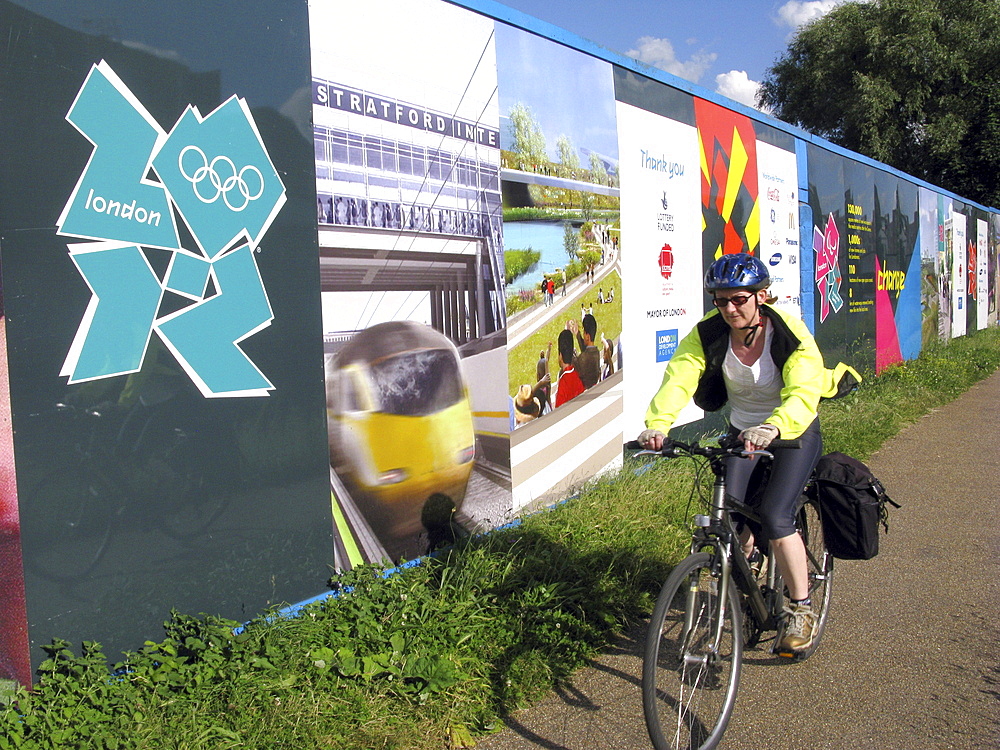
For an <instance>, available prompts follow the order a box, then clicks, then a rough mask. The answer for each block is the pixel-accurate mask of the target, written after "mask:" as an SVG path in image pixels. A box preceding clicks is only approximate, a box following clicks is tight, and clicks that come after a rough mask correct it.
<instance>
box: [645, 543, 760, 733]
mask: <svg viewBox="0 0 1000 750" xmlns="http://www.w3.org/2000/svg"><path fill="white" fill-rule="evenodd" d="M692 559H693V560H694V561H695V562H694V563H691V562H689V561H690V560H692ZM708 559H709V556H708V555H695V556H693V558H689V560H688V561H685V563H682V564H681V565H680V566H678V568H677V569H676V570H675V573H674V574H673V575H672V576H671V578H670V579H668V581H667V585H665V586H664V589H663V592H661V597H660V600H659V601H658V603H657V611H656V612H655V613H654V620H653V623H652V624H651V631H650V634H651V636H652V637H651V638H649V639H648V641H647V651H646V663H645V664H644V669H643V697H644V705H645V708H646V723H647V727H648V728H649V731H650V737H651V739H652V740H653V744H654V746H655V747H656V748H657V749H658V750H667V749H669V750H679V749H680V748H686V749H688V750H690V749H691V748H706V749H707V748H711V747H714V746H715V744H716V743H717V742H718V741H719V739H720V738H721V736H722V732H723V731H724V730H725V725H726V723H727V722H728V720H729V716H730V715H731V713H732V708H733V703H734V701H735V697H736V684H737V681H738V679H739V666H740V658H741V654H742V637H741V633H742V630H741V625H740V623H739V619H738V618H739V614H738V607H737V606H736V605H737V596H736V592H735V589H734V588H731V589H730V595H729V602H728V603H727V606H726V607H724V608H723V607H722V606H721V602H720V599H719V595H718V585H717V584H718V581H717V580H716V579H715V578H714V577H713V576H712V573H711V570H710V568H709V567H708V566H707V560H708ZM720 615H721V617H722V621H723V622H722V624H723V628H722V638H721V640H720V641H719V643H718V644H716V640H717V632H718V628H717V625H718V619H719V617H720Z"/></svg>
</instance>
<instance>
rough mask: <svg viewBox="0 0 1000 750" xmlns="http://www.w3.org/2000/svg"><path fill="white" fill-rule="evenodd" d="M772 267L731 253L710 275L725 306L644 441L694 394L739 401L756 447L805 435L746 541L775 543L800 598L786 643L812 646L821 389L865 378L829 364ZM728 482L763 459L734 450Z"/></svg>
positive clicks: (742, 425) (658, 438)
mask: <svg viewBox="0 0 1000 750" xmlns="http://www.w3.org/2000/svg"><path fill="white" fill-rule="evenodd" d="M770 283H771V280H770V277H769V275H768V270H767V266H766V265H765V264H764V263H762V262H761V261H760V260H759V259H757V258H755V257H754V256H752V255H749V254H746V253H737V254H731V255H724V256H722V257H721V258H719V259H718V260H716V261H715V262H714V263H713V264H712V265H711V266H710V267H709V269H708V271H707V273H706V274H705V291H706V292H707V293H708V294H710V295H712V303H713V304H714V305H715V307H716V308H717V309H715V310H712V311H711V312H710V313H708V314H707V315H706V316H705V317H704V318H702V319H701V321H700V322H699V323H698V324H697V325H696V326H695V328H694V329H693V330H692V331H691V333H689V334H688V335H687V336H685V337H684V339H683V340H682V341H681V342H680V344H679V345H678V347H677V351H676V352H675V353H674V355H673V357H672V358H671V360H670V362H669V364H668V365H667V368H666V372H665V373H664V376H663V381H662V384H661V385H660V388H659V390H658V391H657V392H656V395H655V396H654V397H653V399H652V401H651V402H650V404H649V408H648V410H647V411H646V428H647V429H645V430H643V431H642V433H641V434H640V435H639V443H641V444H642V445H644V446H645V447H647V448H651V449H653V450H660V449H661V448H662V447H663V444H664V440H666V433H667V432H668V431H669V430H670V428H671V427H672V426H673V424H674V421H675V420H676V419H677V416H678V414H679V413H680V411H681V409H682V408H683V407H684V406H685V405H686V404H687V403H688V402H689V401H690V400H691V399H692V398H693V399H694V402H695V404H697V405H698V406H699V407H701V408H702V409H705V410H706V411H716V410H718V409H720V408H721V407H722V406H723V405H724V404H726V403H727V402H728V403H729V404H730V406H731V414H730V417H729V422H730V432H731V434H732V435H734V436H738V437H739V439H742V440H743V442H744V445H745V447H746V449H747V450H758V449H759V450H763V449H767V448H768V446H769V445H770V443H771V441H772V440H774V439H776V438H779V437H780V438H782V439H785V440H793V439H798V440H799V442H800V444H801V446H800V447H799V448H797V449H796V448H774V449H773V450H771V452H772V453H773V454H774V461H773V465H772V470H771V479H770V481H769V482H768V484H767V487H766V488H765V489H764V492H763V495H762V498H761V501H760V505H759V508H758V510H759V513H760V516H761V528H760V529H759V530H757V531H758V533H759V535H760V536H762V537H763V538H762V539H755V536H754V530H752V529H751V528H750V527H749V526H748V525H746V524H742V525H741V526H742V528H741V530H740V542H741V544H742V546H743V551H744V553H746V554H747V555H748V556H750V555H752V554H755V553H754V545H755V542H756V544H757V546H759V547H760V548H761V549H764V548H766V546H767V544H768V543H769V544H770V545H771V548H772V549H773V550H774V553H775V557H776V559H777V563H778V569H779V571H780V572H781V574H782V576H783V577H784V580H785V584H786V585H787V587H788V595H789V600H790V603H789V604H788V605H786V607H785V624H784V632H783V635H782V638H781V642H780V643H779V644H777V648H776V649H775V650H776V651H778V652H786V651H791V652H795V651H799V650H804V649H807V648H809V646H810V645H812V641H813V636H814V631H815V625H816V622H815V616H814V614H813V612H812V610H811V608H810V606H811V601H810V599H809V577H808V567H807V559H806V552H805V547H804V545H803V543H802V538H801V537H800V536H799V534H798V533H797V532H796V528H795V515H796V512H797V510H798V505H797V503H798V498H799V496H800V495H801V492H802V488H803V486H804V485H805V483H806V481H807V479H808V478H809V475H810V473H811V472H812V470H813V467H814V466H815V464H816V461H817V459H818V458H819V456H820V454H821V453H822V448H823V441H822V437H821V435H820V425H819V418H818V416H817V414H818V407H819V401H820V398H833V397H836V396H839V395H844V394H846V393H848V392H850V391H851V390H853V389H854V387H856V386H857V384H858V382H859V381H860V376H859V375H858V374H857V372H855V371H854V370H853V369H852V368H850V367H848V366H846V365H844V364H839V365H837V367H836V368H834V369H833V370H828V369H826V368H825V366H824V363H823V355H822V354H821V353H820V351H819V348H818V347H817V345H816V342H815V340H814V339H813V337H812V334H810V333H809V330H808V328H806V325H805V323H803V322H802V320H800V319H799V318H798V317H797V316H794V315H790V314H789V313H787V312H785V311H783V310H780V309H778V308H775V307H772V305H773V303H774V302H775V299H774V298H773V297H769V295H768V292H767V287H768V286H769V285H770ZM727 462H728V467H727V472H728V473H727V491H728V494H730V495H731V496H732V497H734V498H735V499H737V500H740V501H742V500H744V498H745V497H746V495H747V489H748V485H749V483H750V479H751V473H752V472H753V470H754V468H755V467H756V466H757V464H758V461H757V460H756V458H740V457H730V458H729V459H727Z"/></svg>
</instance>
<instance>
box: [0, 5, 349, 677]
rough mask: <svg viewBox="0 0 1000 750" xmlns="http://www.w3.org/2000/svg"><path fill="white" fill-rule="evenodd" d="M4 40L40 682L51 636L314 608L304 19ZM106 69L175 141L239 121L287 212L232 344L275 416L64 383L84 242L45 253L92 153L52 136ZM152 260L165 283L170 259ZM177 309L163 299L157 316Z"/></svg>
mask: <svg viewBox="0 0 1000 750" xmlns="http://www.w3.org/2000/svg"><path fill="white" fill-rule="evenodd" d="M0 30H2V34H0V59H3V61H4V63H3V69H2V72H0V76H2V78H0V102H2V103H3V104H2V106H0V136H2V138H3V142H4V144H5V147H4V148H3V149H2V152H0V248H2V263H3V276H4V284H5V308H6V313H7V321H8V341H9V351H10V354H9V362H10V378H11V398H12V405H13V419H14V427H15V452H16V460H17V474H18V489H19V501H20V516H21V530H22V539H23V545H24V555H25V571H26V580H25V582H26V588H27V598H28V620H29V628H30V636H31V640H32V648H33V653H32V658H33V661H35V662H36V663H37V662H38V661H39V660H40V659H41V657H42V656H43V654H42V652H41V651H40V650H39V649H38V648H37V646H38V644H40V643H46V642H48V641H49V640H51V639H52V638H53V637H64V638H67V639H70V640H71V641H80V640H83V639H91V640H97V641H101V642H102V643H104V644H105V646H106V648H107V649H108V650H109V651H115V650H120V649H125V648H135V647H137V646H139V645H141V644H142V642H143V641H144V640H145V639H147V638H157V637H159V636H160V624H161V623H162V621H163V620H164V619H165V618H166V617H167V616H168V614H169V611H170V609H171V608H176V609H178V610H180V611H182V612H187V613H191V614H197V613H199V612H210V613H217V614H220V615H223V616H226V617H231V618H234V619H248V618H250V617H252V616H254V615H255V614H257V613H259V612H261V611H262V610H264V609H266V608H267V607H268V606H270V605H272V604H278V603H282V602H295V601H299V600H301V599H303V598H306V597H308V596H312V595H315V594H316V593H318V592H319V591H321V590H322V589H323V586H324V583H325V581H326V579H327V578H328V576H329V573H330V569H329V566H330V564H331V563H332V543H331V533H332V524H331V515H330V500H329V484H328V462H327V459H326V455H327V448H326V425H325V395H324V386H323V370H322V343H321V341H322V338H321V330H322V328H321V322H320V302H319V265H318V249H317V238H316V226H315V205H316V195H315V171H314V170H315V168H314V158H313V153H312V149H313V147H312V135H311V129H310V122H311V118H310V110H309V96H308V87H309V85H310V70H309V57H308V19H307V6H306V2H305V0H298V1H296V2H289V1H287V0H285V1H282V2H278V1H274V2H254V3H245V4H233V3H224V2H220V1H210V2H205V3H198V4H188V3H184V4H179V3H129V2H90V3H64V2H42V1H39V2H23V3H18V4H14V3H9V2H0ZM101 60H104V61H106V62H107V64H108V65H109V66H110V68H111V69H113V71H114V72H115V73H116V74H117V75H118V76H119V77H120V78H121V80H122V81H123V83H124V84H125V86H127V88H128V90H129V91H130V92H131V93H132V94H133V95H134V96H135V98H136V99H137V100H138V102H140V103H141V104H142V105H143V106H144V107H145V108H146V109H147V110H148V111H149V112H150V114H151V115H152V117H153V118H154V119H155V120H156V122H157V123H158V125H159V126H160V128H162V129H163V130H164V131H167V132H169V131H170V129H171V128H172V127H173V126H174V123H175V122H177V120H178V119H179V118H180V117H181V115H182V114H183V112H184V110H185V108H186V107H187V106H188V105H193V106H195V107H197V108H198V109H199V110H200V112H201V114H202V115H203V116H205V115H208V114H209V113H210V112H212V111H213V110H214V109H215V108H216V107H218V106H219V105H220V104H222V103H223V102H225V101H226V100H227V99H229V98H230V97H231V96H233V95H234V94H235V95H237V96H239V97H241V98H242V99H244V100H245V101H246V104H247V106H248V108H249V110H250V112H251V114H252V118H253V121H254V123H255V125H256V128H257V130H258V131H259V134H260V139H261V141H262V142H263V145H264V147H265V149H266V151H267V154H268V155H269V157H270V160H271V162H272V163H273V165H274V168H275V169H276V171H277V173H278V175H280V179H281V181H282V183H283V184H284V187H285V189H286V198H287V201H286V203H285V204H284V206H283V207H282V208H281V210H280V211H279V212H278V214H277V215H276V217H275V218H274V221H273V223H272V224H271V225H270V227H269V228H268V229H267V231H266V233H265V234H264V235H263V238H262V239H261V241H260V244H259V247H258V248H257V252H255V253H254V254H253V258H254V260H255V262H256V267H257V269H258V271H259V275H260V280H261V283H262V286H263V288H264V290H265V291H266V295H267V301H268V303H269V305H270V308H271V312H272V313H273V316H274V317H273V321H272V322H271V324H270V325H269V326H266V327H263V328H262V329H260V330H258V331H256V332H253V333H252V335H250V336H249V337H248V338H247V339H246V340H245V342H244V343H243V345H242V350H243V352H244V353H245V354H246V356H247V357H248V358H249V359H250V360H251V362H252V363H253V364H254V365H255V366H256V367H257V368H258V369H259V370H260V372H261V373H262V374H263V376H264V377H265V378H267V380H269V381H270V383H271V384H272V385H273V390H272V391H271V392H270V395H269V396H255V397H242V398H238V397H221V398H206V397H205V396H204V395H202V393H201V392H200V391H199V390H198V389H197V388H196V387H195V384H194V383H193V382H192V379H191V377H189V376H188V374H187V373H186V372H185V371H184V369H183V368H182V367H181V366H180V365H179V364H178V361H177V360H176V359H175V357H174V355H173V354H172V353H171V352H170V351H168V350H167V349H166V348H164V347H155V346H153V347H151V348H150V350H149V351H148V352H147V353H146V357H145V359H144V360H143V364H142V368H141V369H140V371H139V372H137V373H134V374H132V375H119V376H115V377H108V378H102V379H98V380H92V381H90V382H84V383H78V384H75V385H69V384H68V383H67V377H65V376H62V375H60V370H61V368H62V366H63V362H64V360H65V359H66V357H67V353H68V352H69V350H70V346H71V344H72V342H73V341H74V337H75V336H76V333H77V329H78V327H79V326H80V323H81V319H82V318H83V316H84V312H85V310H86V309H87V306H88V303H89V301H90V298H91V293H90V290H89V288H88V286H87V283H86V282H85V280H84V278H83V276H82V275H81V273H80V272H79V271H78V270H77V268H76V267H75V265H74V263H73V262H72V261H71V259H70V256H69V254H68V252H67V244H68V243H75V242H81V241H82V240H77V239H74V238H70V237H62V236H59V235H58V234H57V227H56V224H57V220H58V219H59V216H60V212H61V211H62V209H63V207H64V205H65V204H66V202H67V200H68V199H69V197H70V195H71V194H72V192H73V189H74V186H75V185H76V182H77V180H78V179H80V176H81V174H82V172H83V170H84V169H85V167H86V165H87V163H88V159H89V158H90V156H91V152H92V148H91V144H90V143H89V142H88V141H87V139H86V138H85V137H84V136H83V135H82V134H81V133H80V132H79V131H78V130H77V129H76V128H74V127H73V126H72V125H71V124H70V123H69V122H68V121H67V120H66V119H65V118H66V114H67V112H68V111H69V110H70V108H71V106H72V105H73V103H74V100H75V98H76V96H77V93H78V92H79V91H80V89H81V87H82V86H83V84H84V81H85V80H86V78H87V75H88V73H89V72H90V70H91V68H92V66H94V65H95V64H97V63H98V62H100V61H101ZM302 92H306V93H305V94H304V95H303V94H302ZM12 102H15V103H16V106H11V103H12ZM13 144H16V147H13V148H12V147H11V146H12V145H13ZM180 236H181V240H182V242H183V243H184V245H183V246H184V247H185V248H193V247H194V244H193V241H192V237H191V235H190V233H189V232H188V231H186V230H183V229H182V231H181V233H180ZM145 255H146V258H147V260H148V262H149V264H150V267H151V268H152V269H153V270H154V272H155V273H156V274H157V275H159V276H162V274H163V273H164V272H165V270H166V268H167V263H168V261H169V260H170V256H171V255H172V253H171V252H170V251H168V250H146V251H145ZM211 293H212V290H211V288H210V289H209V292H208V293H207V295H206V297H207V296H210V295H211ZM167 296H168V297H170V293H168V295H167ZM185 304H188V303H187V302H186V301H185V300H184V299H183V298H180V297H176V298H173V297H171V298H170V299H166V300H165V301H164V306H163V307H161V310H160V311H161V314H163V313H165V312H168V311H170V310H171V309H181V308H182V307H183V306H184V305H185ZM171 305H172V306H173V307H171ZM155 340H156V338H155V335H154V341H155ZM60 404H66V405H70V406H71V407H72V408H65V407H61V406H59V405H60Z"/></svg>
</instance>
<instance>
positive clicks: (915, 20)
mask: <svg viewBox="0 0 1000 750" xmlns="http://www.w3.org/2000/svg"><path fill="white" fill-rule="evenodd" d="M758 103H759V104H761V105H762V106H764V107H767V108H769V109H770V110H771V111H772V112H773V113H774V115H775V116H776V117H778V118H780V119H782V120H785V121H786V122H789V123H792V124H793V125H798V126H800V127H802V128H804V129H806V130H808V131H810V132H812V133H815V134H817V135H820V136H823V137H824V138H827V139H829V140H830V141H833V142H834V143H836V144H839V145H841V146H844V147H845V148H849V149H851V150H853V151H857V152H859V153H862V154H865V155H866V156H870V157H871V158H873V159H877V160H878V161H882V162H885V163H887V164H889V165H891V166H893V167H896V168H897V169H900V170H902V171H904V172H907V173H909V174H912V175H914V176H916V177H920V178H922V179H925V180H927V181H928V182H931V183H934V184H937V185H940V186H941V187H944V188H947V189H949V190H952V191H954V192H956V193H958V194H959V195H962V196H965V197H968V198H971V199H973V200H976V201H979V202H980V203H984V204H986V205H993V206H996V205H1000V3H998V2H997V1H996V0H872V1H871V2H865V3H860V2H848V3H845V4H843V5H840V6H838V7H836V8H835V9H834V10H832V11H831V12H830V13H829V14H827V15H826V16H824V17H822V18H820V19H818V20H816V21H814V22H812V23H810V24H808V25H807V26H805V27H803V28H802V29H801V30H800V31H799V32H798V33H797V34H796V35H795V37H794V38H793V39H792V41H791V43H790V44H789V46H788V49H787V50H786V52H785V53H784V54H783V55H782V56H781V57H780V58H779V59H778V60H777V61H776V62H775V64H774V65H773V66H772V67H771V68H770V70H768V72H767V74H766V75H765V78H764V81H763V83H762V84H761V89H760V92H759V94H758Z"/></svg>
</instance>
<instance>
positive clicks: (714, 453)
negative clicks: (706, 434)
mask: <svg viewBox="0 0 1000 750" xmlns="http://www.w3.org/2000/svg"><path fill="white" fill-rule="evenodd" d="M727 438H728V436H725V437H723V438H722V439H720V440H719V445H718V446H715V445H701V444H700V443H698V442H697V441H695V442H693V443H685V442H684V441H683V440H675V439H674V438H667V439H666V440H664V441H663V447H662V448H661V449H660V450H658V451H656V450H651V449H648V448H645V447H644V446H643V445H642V444H641V443H639V441H638V440H630V441H629V442H627V443H625V447H626V448H628V449H629V450H638V451H640V453H639V454H638V455H644V456H661V457H663V458H677V457H679V456H683V455H689V456H705V457H706V458H718V457H720V456H739V457H741V458H749V457H751V456H767V457H769V458H774V455H773V454H772V453H771V452H770V451H767V450H755V451H748V450H746V449H745V448H744V445H743V441H742V440H736V439H732V438H728V439H727ZM801 446H802V443H801V441H800V440H798V439H795V440H780V439H778V440H772V441H771V443H770V444H769V445H768V446H767V447H768V448H800V447H801Z"/></svg>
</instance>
